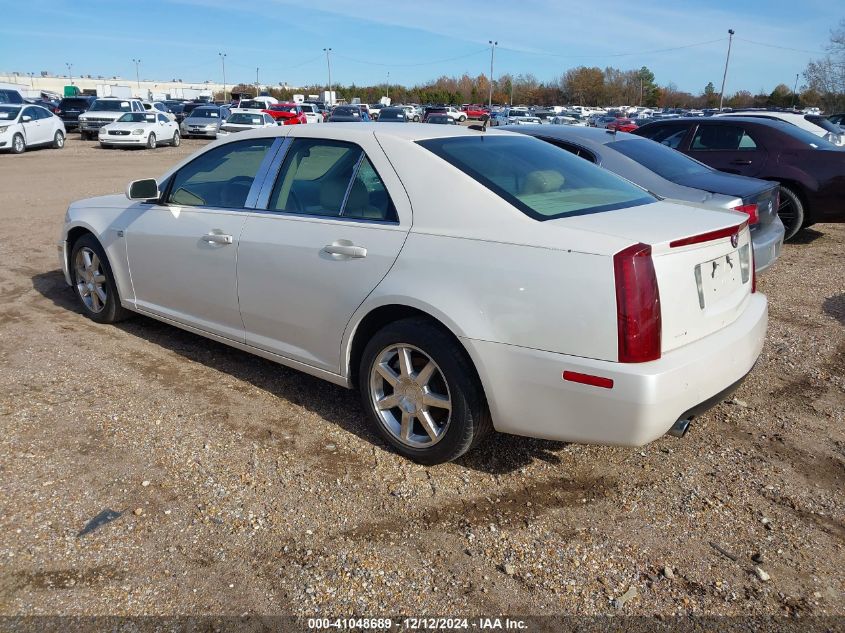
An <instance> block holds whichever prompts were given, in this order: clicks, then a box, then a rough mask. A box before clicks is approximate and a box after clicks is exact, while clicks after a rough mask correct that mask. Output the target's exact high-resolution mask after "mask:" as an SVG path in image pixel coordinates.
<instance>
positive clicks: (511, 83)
mask: <svg viewBox="0 0 845 633" xmlns="http://www.w3.org/2000/svg"><path fill="white" fill-rule="evenodd" d="M510 85H511V102H510V104H508V105H510V107H513V76H512V75H511V80H510Z"/></svg>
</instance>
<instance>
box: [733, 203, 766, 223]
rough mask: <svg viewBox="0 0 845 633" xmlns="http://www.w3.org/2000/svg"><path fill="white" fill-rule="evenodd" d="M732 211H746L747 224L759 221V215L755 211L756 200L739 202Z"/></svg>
mask: <svg viewBox="0 0 845 633" xmlns="http://www.w3.org/2000/svg"><path fill="white" fill-rule="evenodd" d="M734 211H739V212H740V213H747V214H748V223H749V224H757V223H758V222H759V221H760V216H759V215H758V213H757V203H756V202H754V203H752V204H741V205H739V206H738V207H734Z"/></svg>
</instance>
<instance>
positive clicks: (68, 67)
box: [65, 62, 73, 86]
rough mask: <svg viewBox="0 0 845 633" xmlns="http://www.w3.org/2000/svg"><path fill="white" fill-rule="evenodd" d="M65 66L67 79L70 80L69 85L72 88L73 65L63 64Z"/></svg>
mask: <svg viewBox="0 0 845 633" xmlns="http://www.w3.org/2000/svg"><path fill="white" fill-rule="evenodd" d="M65 66H67V75H68V78H69V79H70V85H71V86H72V85H73V64H70V63H68V62H65Z"/></svg>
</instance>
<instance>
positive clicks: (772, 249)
mask: <svg viewBox="0 0 845 633" xmlns="http://www.w3.org/2000/svg"><path fill="white" fill-rule="evenodd" d="M783 236H784V228H783V222H781V220H780V218H779V217H775V218H774V220H773V221H772V222H770V223H769V224H766V225H765V226H763V225H761V226H758V227H756V228H755V229H754V230H753V231H751V246H752V248H753V249H754V268H755V270H756V271H757V274H758V275H759V274H760V273H761V272H763V271H764V270H766V269H767V268H768V267H769V266H771V265H772V264H774V263H775V261H777V258H778V257H780V249H781V248H782V247H783Z"/></svg>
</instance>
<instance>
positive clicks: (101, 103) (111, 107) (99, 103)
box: [91, 99, 132, 112]
mask: <svg viewBox="0 0 845 633" xmlns="http://www.w3.org/2000/svg"><path fill="white" fill-rule="evenodd" d="M91 111H92V112H98V111H108V112H131V111H132V105H131V104H130V103H129V102H128V101H120V100H118V99H97V100H96V101H95V102H94V104H93V105H92V106H91Z"/></svg>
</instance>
